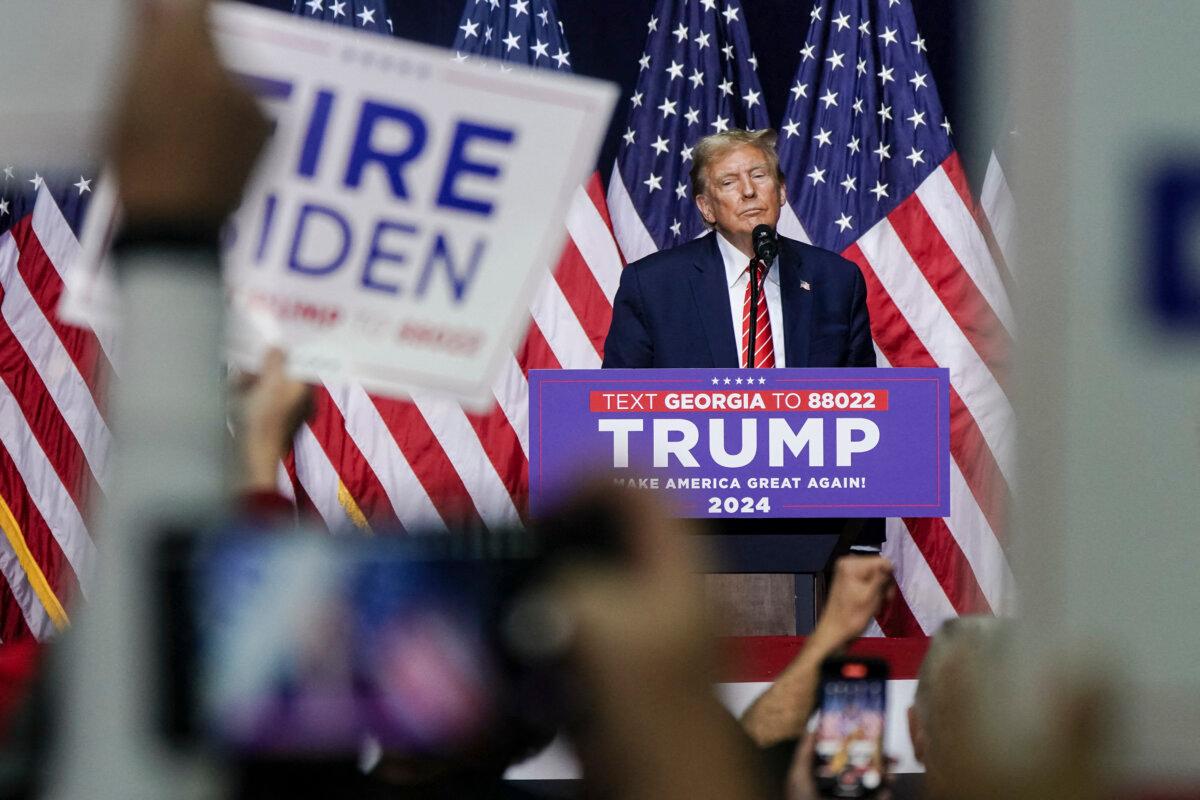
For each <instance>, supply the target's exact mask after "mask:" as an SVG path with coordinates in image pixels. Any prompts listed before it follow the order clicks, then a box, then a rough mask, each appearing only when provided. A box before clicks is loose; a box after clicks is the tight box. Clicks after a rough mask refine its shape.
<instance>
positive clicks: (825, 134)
mask: <svg viewBox="0 0 1200 800" xmlns="http://www.w3.org/2000/svg"><path fill="white" fill-rule="evenodd" d="M832 133H833V131H827V130H825V129H824V128H821V130H820V132H819V133H817V135H816V136H814V137H813V139H814V140H815V141H817V142H819V144H818V145H817V147H824V146H825V145H827V144H829V143H830V142H829V137H830V135H831V134H832Z"/></svg>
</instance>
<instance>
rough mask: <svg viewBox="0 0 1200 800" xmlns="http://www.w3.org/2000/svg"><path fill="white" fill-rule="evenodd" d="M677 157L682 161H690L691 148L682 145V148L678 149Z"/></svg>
mask: <svg viewBox="0 0 1200 800" xmlns="http://www.w3.org/2000/svg"><path fill="white" fill-rule="evenodd" d="M679 157H680V159H682V160H683V161H691V160H692V148H690V147H688V146H686V145H684V147H683V149H682V150H680V151H679Z"/></svg>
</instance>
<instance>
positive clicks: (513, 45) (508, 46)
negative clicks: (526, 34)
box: [504, 31, 521, 53]
mask: <svg viewBox="0 0 1200 800" xmlns="http://www.w3.org/2000/svg"><path fill="white" fill-rule="evenodd" d="M520 46H521V37H520V36H517V35H516V34H514V33H513V32H512V31H509V32H508V36H505V37H504V52H506V53H507V52H508V51H509V50H516V49H517V48H518V47H520Z"/></svg>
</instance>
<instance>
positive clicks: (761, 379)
mask: <svg viewBox="0 0 1200 800" xmlns="http://www.w3.org/2000/svg"><path fill="white" fill-rule="evenodd" d="M766 382H767V379H766V378H759V379H758V385H759V386H762V385H763V384H764V383H766Z"/></svg>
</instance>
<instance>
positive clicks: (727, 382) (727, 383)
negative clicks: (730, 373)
mask: <svg viewBox="0 0 1200 800" xmlns="http://www.w3.org/2000/svg"><path fill="white" fill-rule="evenodd" d="M725 385H726V386H728V385H729V378H726V379H725Z"/></svg>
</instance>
